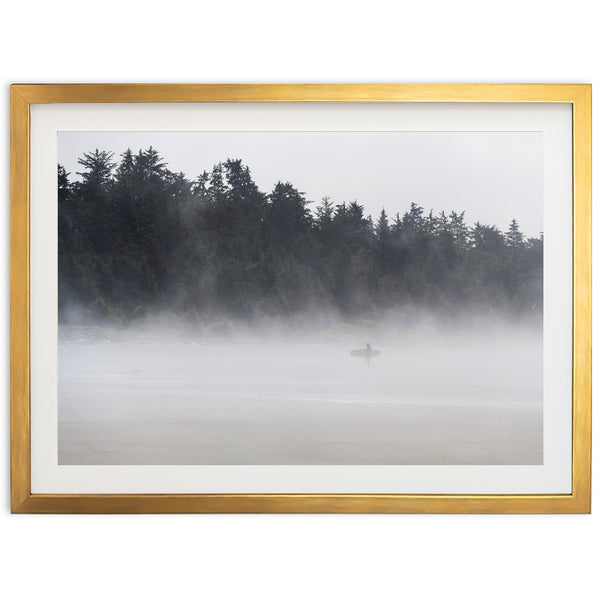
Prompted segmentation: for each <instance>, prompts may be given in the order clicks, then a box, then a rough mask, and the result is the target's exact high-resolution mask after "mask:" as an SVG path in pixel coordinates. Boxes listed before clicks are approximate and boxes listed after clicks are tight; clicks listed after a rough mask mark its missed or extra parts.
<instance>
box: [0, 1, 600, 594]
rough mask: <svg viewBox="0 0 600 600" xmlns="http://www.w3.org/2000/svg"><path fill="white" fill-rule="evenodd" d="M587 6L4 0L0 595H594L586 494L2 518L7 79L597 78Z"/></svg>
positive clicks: (593, 529)
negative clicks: (396, 506)
mask: <svg viewBox="0 0 600 600" xmlns="http://www.w3.org/2000/svg"><path fill="white" fill-rule="evenodd" d="M593 8H594V4H593V3H592V2H591V1H585V0H574V1H572V2H570V3H568V4H567V3H564V2H560V3H555V2H548V1H547V0H546V1H545V2H536V1H533V0H520V1H518V0H517V1H515V0H505V1H504V2H480V1H477V0H474V1H467V0H454V1H453V2H444V1H439V2H431V1H427V0H423V1H421V2H412V1H411V2H409V3H406V4H405V3H403V2H399V1H393V2H382V1H378V0H371V1H370V2H360V3H353V2H348V1H347V0H346V1H344V2H332V1H329V2H328V1H326V0H319V1H318V2H313V1H312V0H303V1H302V2H298V1H296V0H294V1H288V2H280V1H275V2H265V1H262V0H252V1H251V2H243V1H235V2H234V1H232V0H230V1H229V2H223V3H218V2H212V3H210V4H204V3H202V2H195V3H189V5H188V3H186V2H181V1H179V0H171V2H169V3H164V2H160V3H154V2H150V1H146V2H144V3H138V2H124V1H123V0H121V1H119V2H117V1H114V0H104V1H103V2H91V3H82V2H81V1H80V0H78V1H73V2H67V1H55V2H48V3H44V4H42V3H39V4H36V3H35V2H23V3H20V4H19V5H18V4H17V2H15V1H12V2H10V3H9V6H8V7H5V8H4V9H3V31H2V37H1V38H0V45H1V50H0V56H2V63H1V65H0V69H1V71H2V73H1V75H2V79H1V83H2V85H3V92H2V93H1V94H0V98H1V102H2V112H3V114H4V118H3V119H2V125H1V126H2V132H3V136H2V139H3V143H2V144H0V155H1V156H0V158H1V160H0V165H1V166H0V173H2V176H3V184H4V185H3V190H4V197H5V203H4V209H3V210H2V211H0V214H1V216H2V227H3V234H4V243H3V244H2V246H1V251H2V253H3V257H2V258H3V260H1V261H0V268H1V269H2V276H3V281H4V282H5V288H4V294H2V296H1V301H2V309H3V310H2V313H3V318H2V320H1V326H2V332H3V339H4V346H3V349H4V353H5V356H4V360H3V361H1V363H0V369H1V373H2V377H3V381H4V382H5V384H4V390H5V394H4V396H5V403H4V408H3V410H2V411H1V413H0V414H1V415H2V419H3V422H2V431H3V432H4V434H5V435H4V443H3V444H2V445H1V446H0V470H1V472H2V482H3V484H4V485H3V491H4V493H3V494H2V498H3V502H2V504H0V552H2V557H0V573H2V576H1V577H0V594H2V595H3V596H4V595H6V596H7V597H17V596H18V597H20V598H39V597H43V598H61V599H70V598H77V599H80V598H85V599H86V600H87V599H88V598H142V597H143V598H177V597H182V596H184V595H185V596H192V597H204V598H209V599H211V600H212V599H213V598H226V599H228V598H238V597H244V598H248V597H249V598H259V597H260V598H265V597H266V598H286V599H287V598H359V597H360V598H380V597H399V596H405V597H407V598H411V599H412V598H423V599H426V600H428V599H430V598H431V599H438V598H440V599H442V598H444V599H446V598H467V599H468V598H486V599H492V600H493V599H496V598H498V599H500V598H502V599H504V598H511V599H516V600H520V599H521V598H523V599H525V598H527V599H530V598H551V599H552V598H566V597H567V596H572V597H582V598H594V597H597V596H598V592H599V591H600V580H599V575H597V574H596V573H594V571H597V569H596V567H597V564H598V563H597V559H596V560H594V558H593V556H592V552H593V551H596V552H597V550H598V540H599V539H600V515H599V514H598V511H600V506H598V503H597V502H596V503H594V504H593V506H592V510H593V511H595V512H594V513H593V514H592V515H591V516H581V515H580V516H576V515H573V516H569V515H566V516H502V515H495V516H477V515H459V516H442V515H440V516H426V515H420V516H419V515H389V516H375V515H356V516H353V515H350V516H344V515H334V516H324V515H316V516H302V515H293V516H286V515H283V516H278V515H249V516H245V515H233V516H210V515H208V516H204V515H192V516H186V515H175V516H169V515H164V516H153V515H147V516H70V515H67V516H58V515H54V516H52V515H49V516H39V515H10V514H9V469H8V465H9V452H8V448H9V425H8V415H9V410H8V360H9V353H8V239H9V236H8V190H9V186H8V175H9V167H8V165H9V155H8V152H9V117H8V115H9V112H8V98H9V92H8V84H10V83H13V82H25V83H29V82H60V83H63V82H64V83H67V82H475V83H477V82H521V83H530V82H538V83H550V82H586V83H597V82H598V81H600V79H599V78H598V72H599V69H600V66H599V63H598V61H597V58H596V55H597V54H598V50H599V49H600V48H598V45H599V44H598V42H597V39H598V36H597V19H596V18H595V16H594V11H593ZM597 95H598V94H596V96H597ZM595 104H596V103H595ZM596 264H598V259H597V260H596ZM596 455H597V452H596ZM596 463H597V461H596ZM598 477H600V471H599V469H598V468H595V473H594V478H595V480H596V481H597V479H598Z"/></svg>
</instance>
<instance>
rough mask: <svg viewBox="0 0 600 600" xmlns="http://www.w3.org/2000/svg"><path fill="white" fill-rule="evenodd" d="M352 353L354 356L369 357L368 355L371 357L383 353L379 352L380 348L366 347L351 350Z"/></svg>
mask: <svg viewBox="0 0 600 600" xmlns="http://www.w3.org/2000/svg"><path fill="white" fill-rule="evenodd" d="M350 354H351V355H352V356H358V357H360V358H367V356H370V357H371V358H373V357H374V356H379V355H380V354H381V352H379V350H371V351H369V350H365V349H364V348H363V349H362V350H351V351H350Z"/></svg>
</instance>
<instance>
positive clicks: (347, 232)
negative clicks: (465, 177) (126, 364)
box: [58, 147, 543, 323]
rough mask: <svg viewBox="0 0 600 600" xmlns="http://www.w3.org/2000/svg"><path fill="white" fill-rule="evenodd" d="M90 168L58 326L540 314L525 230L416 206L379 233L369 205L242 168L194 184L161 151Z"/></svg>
mask: <svg viewBox="0 0 600 600" xmlns="http://www.w3.org/2000/svg"><path fill="white" fill-rule="evenodd" d="M79 164H80V165H81V172H78V173H77V175H78V177H72V178H70V174H69V173H67V172H66V171H65V169H64V168H63V167H62V166H60V165H59V166H58V267H59V268H58V275H59V322H66V321H68V320H69V314H71V313H70V311H69V308H72V307H75V308H77V309H78V311H79V313H78V314H79V315H83V316H84V317H85V318H89V319H90V320H93V319H97V320H109V321H115V322H122V323H127V322H132V321H135V320H138V319H144V318H147V317H148V316H150V315H152V314H160V313H171V314H174V315H177V316H178V317H180V318H183V319H186V320H187V319H189V320H190V321H196V322H202V321H204V320H206V319H212V320H214V319H218V318H236V319H251V318H261V317H270V316H279V317H292V316H294V315H299V314H310V312H312V311H315V310H318V311H321V312H324V313H328V312H329V313H330V314H337V315H341V316H343V318H344V319H352V318H359V317H360V318H371V319H377V317H378V316H381V315H383V314H384V313H386V311H389V310H390V309H397V308H398V307H402V306H418V307H422V308H425V309H430V310H432V311H436V313H438V314H442V315H449V316H451V315H453V314H456V313H457V312H460V313H463V312H464V311H469V310H471V311H473V310H475V311H477V312H478V313H483V314H496V315H505V314H508V313H510V314H519V315H523V314H534V315H538V316H539V315H540V314H541V308H542V255H543V238H542V237H539V238H526V237H525V236H524V235H523V234H522V233H521V231H520V229H519V225H518V223H517V221H516V220H513V221H512V222H511V223H510V224H509V225H508V228H507V230H506V231H505V232H502V231H500V230H499V229H498V228H497V227H496V226H495V225H484V224H481V223H475V224H474V225H472V226H469V225H468V224H467V223H466V222H465V214H464V212H454V211H453V212H450V213H448V214H445V213H443V212H442V213H440V214H433V213H432V212H429V213H427V212H425V211H424V209H423V208H422V207H420V206H418V205H417V204H415V203H411V202H410V199H406V206H407V210H406V211H405V212H404V213H402V214H392V215H388V214H387V213H386V212H385V210H382V211H381V213H380V214H379V215H378V216H376V217H375V219H372V218H371V217H370V216H369V215H366V214H365V212H364V209H363V207H362V206H361V205H360V204H359V203H358V202H350V203H342V204H334V202H333V201H331V200H330V199H329V198H323V199H322V200H321V201H320V202H319V203H317V204H316V205H309V202H308V201H307V200H306V198H305V195H304V194H303V193H302V192H301V191H299V190H297V189H296V188H295V187H294V186H293V185H292V184H291V183H283V182H279V183H277V184H276V185H275V186H274V188H273V189H272V190H271V191H270V192H264V191H261V190H259V189H258V187H257V185H256V184H255V182H254V181H253V179H252V176H251V173H250V170H249V168H248V167H247V166H245V165H244V164H243V163H242V161H240V160H225V161H224V162H221V163H219V164H217V165H215V166H214V167H213V168H212V170H210V171H205V172H203V173H202V174H201V175H200V176H199V177H197V178H196V179H195V180H190V179H189V178H187V177H186V176H185V175H184V174H183V173H174V172H172V171H170V170H169V169H168V166H167V164H165V162H164V161H163V159H162V158H161V157H160V155H159V153H158V152H157V151H156V150H155V149H154V148H152V147H150V148H149V149H147V150H140V151H139V152H137V153H134V152H131V151H130V150H127V151H126V152H125V153H124V154H122V155H121V156H120V157H119V159H118V160H115V157H114V155H113V154H112V153H110V152H106V151H101V150H95V151H93V152H88V153H85V154H84V155H83V156H82V157H81V158H80V159H79ZM482 200H484V199H482ZM403 201H404V199H402V198H399V199H398V202H399V203H400V202H403Z"/></svg>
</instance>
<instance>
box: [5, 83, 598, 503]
mask: <svg viewBox="0 0 600 600" xmlns="http://www.w3.org/2000/svg"><path fill="white" fill-rule="evenodd" d="M590 448H591V87H590V86H589V85H487V84H486V85H470V84H469V85H447V84H443V85H404V84H386V85H372V84H364V85H355V84H347V85H146V84H144V85H120V84H119V85H13V86H12V88H11V461H12V465H11V467H12V468H11V477H12V481H11V492H12V510H13V512H45V513H48V512H49V513H65V512H68V513H92V512H93V513H120V512H123V513H125V512H126V513H142V512H148V513H158V512H161V513H163V512H340V513H343V512H373V513H386V512H389V513H393V512H414V513H585V512H589V510H590Z"/></svg>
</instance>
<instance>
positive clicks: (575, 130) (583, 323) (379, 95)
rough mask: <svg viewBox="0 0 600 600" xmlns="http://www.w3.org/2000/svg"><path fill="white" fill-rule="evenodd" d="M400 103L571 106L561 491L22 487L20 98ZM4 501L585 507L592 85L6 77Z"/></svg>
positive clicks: (26, 302) (76, 507)
mask: <svg viewBox="0 0 600 600" xmlns="http://www.w3.org/2000/svg"><path fill="white" fill-rule="evenodd" d="M185 102H195V103H196V102H261V103H266V102H369V103H377V102H379V103H381V102H402V103H406V102H409V103H415V102H421V103H423V102H425V103H458V102H459V103H482V102H484V103H506V102H510V103H568V104H570V105H571V106H572V144H573V146H572V147H573V154H572V176H573V213H572V215H573V229H572V235H573V245H572V268H573V298H572V301H573V321H572V322H573V331H572V423H573V427H572V456H571V465H572V493H570V494H517V495H514V494H508V495H497V494H494V495H472V494H310V493H299V494H279V493H274V494H245V493H244V494H37V493H32V492H31V452H30V449H31V424H30V344H31V337H30V315H29V309H30V262H29V261H30V196H29V194H30V191H29V188H30V159H31V147H30V105H32V104H52V103H64V104H69V103H185ZM10 205H11V234H10V239H11V242H10V243H11V292H10V294H11V316H10V324H11V340H10V350H11V506H12V511H13V512H15V513H195V512H204V513H291V512H294V513H587V512H589V511H590V495H591V493H590V479H591V86H590V85H579V84H576V85H562V84H559V85H542V84H537V85H506V84H497V85H496V84H494V85H490V84H432V85H421V84H414V85H413V84H411V85H408V84H340V85H337V84H333V85H329V84H316V85H312V84H310V85H309V84H298V85H296V84H291V85H287V84H285V85H283V84H282V85H279V84H277V85H271V84H259V85H233V84H226V85H213V84H201V85H195V84H194V85H191V84H183V85H171V84H158V85H154V84H139V85H137V84H136V85H121V84H111V85H105V84H99V85H88V84H77V85H58V84H57V85H55V84H44V85H37V84H32V85H29V84H23V85H21V84H15V85H13V86H11V199H10Z"/></svg>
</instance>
